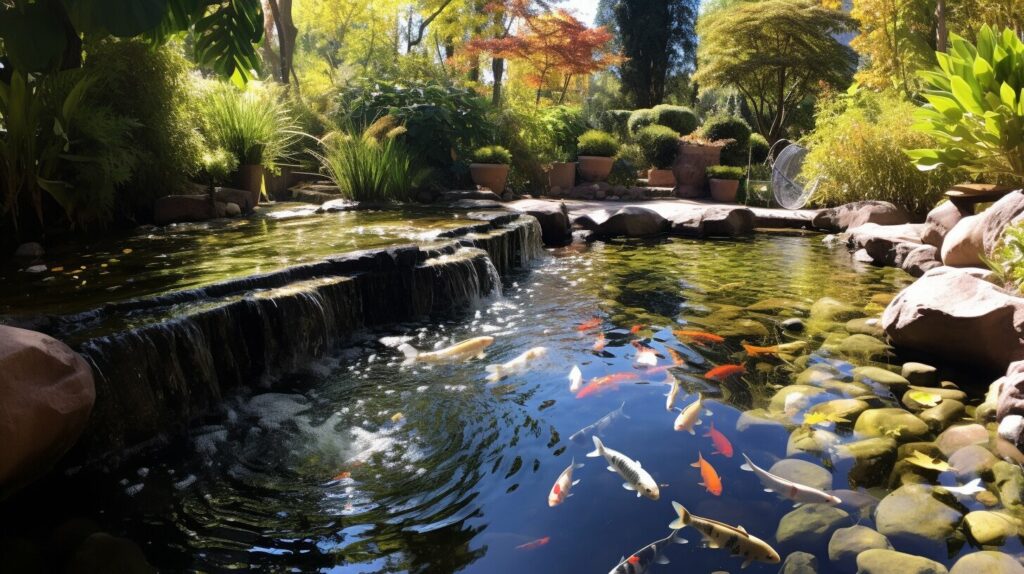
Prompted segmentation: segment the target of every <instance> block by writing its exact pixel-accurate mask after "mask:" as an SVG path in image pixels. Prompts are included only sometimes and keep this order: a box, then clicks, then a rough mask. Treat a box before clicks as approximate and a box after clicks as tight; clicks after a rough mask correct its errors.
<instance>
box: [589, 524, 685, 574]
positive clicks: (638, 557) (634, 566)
mask: <svg viewBox="0 0 1024 574" xmlns="http://www.w3.org/2000/svg"><path fill="white" fill-rule="evenodd" d="M676 532H677V531H675V530H673V531H672V534H669V535H668V536H666V537H665V538H662V539H661V540H655V541H654V542H651V543H650V544H648V545H647V546H644V547H643V548H641V549H640V550H637V551H636V552H634V553H632V554H630V555H629V557H628V558H623V559H622V561H621V562H619V563H618V564H617V565H616V566H615V568H612V569H611V571H610V572H608V574H644V572H647V569H648V568H650V567H651V564H668V558H665V548H667V547H668V545H669V544H686V543H687V540H686V539H685V538H680V537H679V536H678V535H676Z"/></svg>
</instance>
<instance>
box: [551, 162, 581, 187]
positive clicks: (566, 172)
mask: <svg viewBox="0 0 1024 574" xmlns="http://www.w3.org/2000/svg"><path fill="white" fill-rule="evenodd" d="M556 187H557V188H559V189H572V188H573V187H576V162H571V163H570V162H560V161H556V162H554V163H552V164H551V169H549V170H548V189H553V188H556Z"/></svg>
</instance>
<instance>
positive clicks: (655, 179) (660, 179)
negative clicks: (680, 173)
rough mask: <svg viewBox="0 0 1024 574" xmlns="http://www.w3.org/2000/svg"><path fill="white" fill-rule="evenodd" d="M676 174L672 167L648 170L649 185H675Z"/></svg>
mask: <svg viewBox="0 0 1024 574" xmlns="http://www.w3.org/2000/svg"><path fill="white" fill-rule="evenodd" d="M675 186H676V175H675V174H674V173H672V170H671V169H653V168H652V169H651V170H650V171H648V172H647V187H675Z"/></svg>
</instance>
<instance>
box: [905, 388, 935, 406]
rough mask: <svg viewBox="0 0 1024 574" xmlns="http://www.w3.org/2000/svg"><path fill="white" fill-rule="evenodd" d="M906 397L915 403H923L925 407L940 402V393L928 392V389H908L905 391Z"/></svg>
mask: <svg viewBox="0 0 1024 574" xmlns="http://www.w3.org/2000/svg"><path fill="white" fill-rule="evenodd" d="M907 397H909V398H910V400H912V401H914V402H915V403H918V404H921V405H924V406H926V407H934V406H935V405H937V404H939V403H940V402H942V395H937V394H935V393H929V392H928V391H910V392H909V393H907Z"/></svg>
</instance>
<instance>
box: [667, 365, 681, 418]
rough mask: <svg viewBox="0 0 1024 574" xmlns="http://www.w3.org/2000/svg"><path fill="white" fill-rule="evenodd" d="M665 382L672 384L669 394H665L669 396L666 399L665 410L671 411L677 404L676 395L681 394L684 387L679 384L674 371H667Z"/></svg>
mask: <svg viewBox="0 0 1024 574" xmlns="http://www.w3.org/2000/svg"><path fill="white" fill-rule="evenodd" d="M665 382H666V383H668V384H669V386H670V388H669V390H668V394H667V395H665V396H666V397H668V398H667V399H665V410H666V411H671V410H672V408H673V407H674V406H675V404H676V395H678V394H679V389H680V388H682V387H681V385H680V384H679V379H677V378H675V377H674V376H672V373H665Z"/></svg>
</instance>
